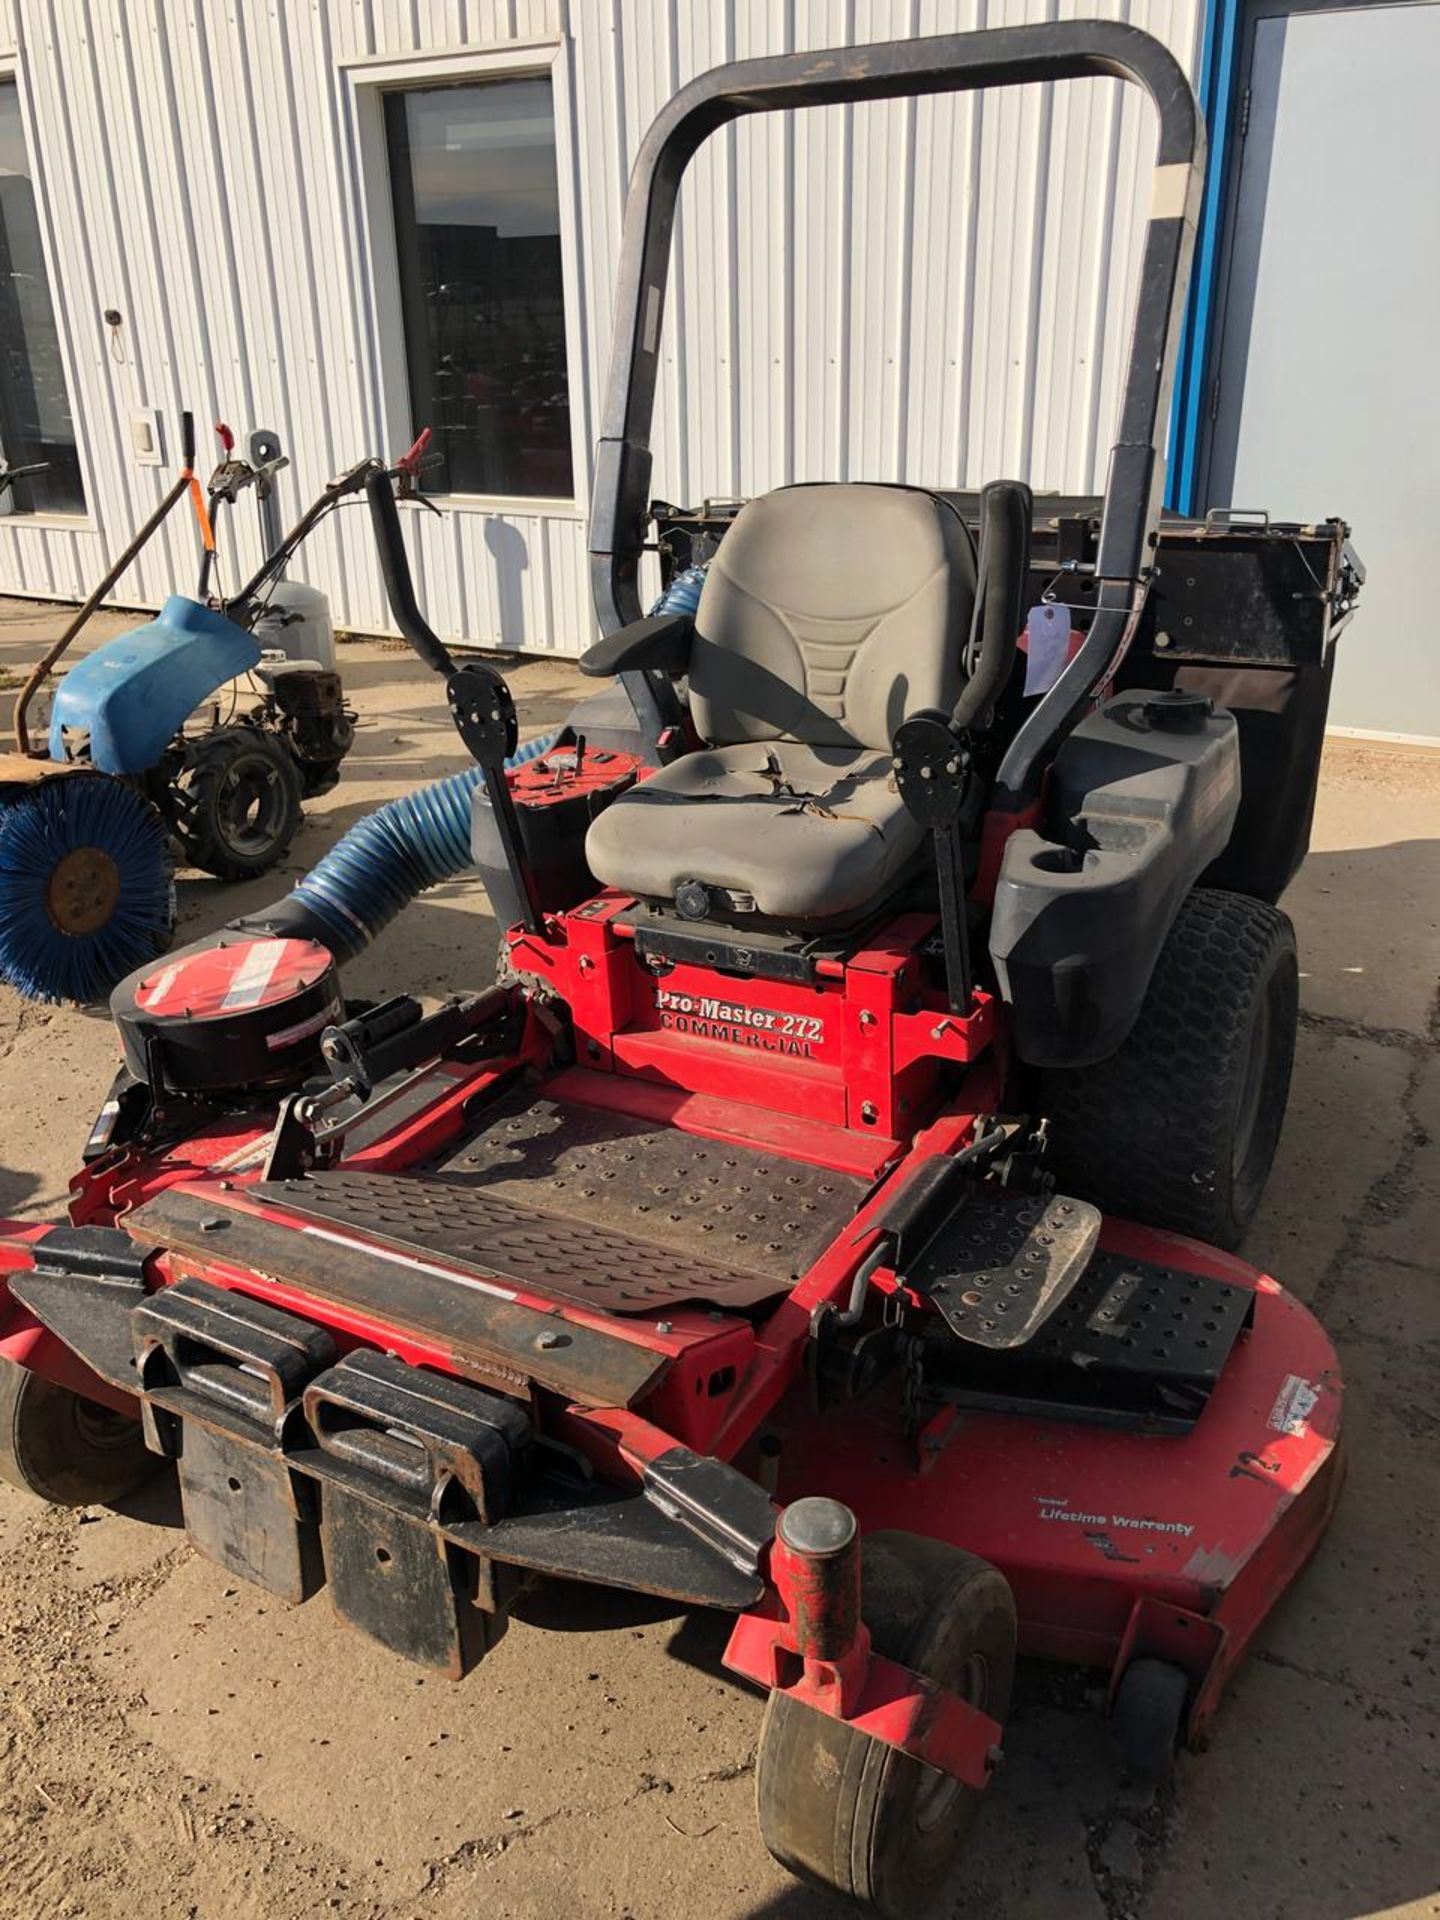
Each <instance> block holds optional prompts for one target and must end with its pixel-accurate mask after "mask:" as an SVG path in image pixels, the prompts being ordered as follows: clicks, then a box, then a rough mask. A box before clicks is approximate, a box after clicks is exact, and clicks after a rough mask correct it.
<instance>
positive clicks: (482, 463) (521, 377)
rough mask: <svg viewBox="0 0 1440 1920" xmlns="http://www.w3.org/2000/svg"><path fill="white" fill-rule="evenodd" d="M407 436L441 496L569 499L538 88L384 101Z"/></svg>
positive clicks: (550, 125) (550, 167)
mask: <svg viewBox="0 0 1440 1920" xmlns="http://www.w3.org/2000/svg"><path fill="white" fill-rule="evenodd" d="M385 139H386V147H387V150H388V153H389V160H390V188H391V194H392V197H393V200H394V207H395V245H396V252H397V255H398V259H399V268H400V298H401V308H402V311H403V314H404V323H405V351H406V358H407V363H408V369H409V379H410V402H411V417H412V420H413V422H414V425H415V426H416V428H419V427H423V426H429V427H432V428H433V429H434V432H435V450H437V451H438V452H440V453H442V454H443V455H444V465H443V466H437V467H435V468H434V469H433V472H432V477H431V478H430V482H429V484H430V485H431V487H432V488H433V489H434V490H435V491H437V492H442V493H483V494H514V495H534V496H539V497H548V498H551V499H568V498H570V497H571V496H572V495H573V493H574V490H575V486H574V474H573V471H572V467H571V460H570V392H569V385H568V380H567V369H566V364H565V300H564V289H563V286H562V284H561V270H560V194H559V187H558V185H557V181H556V172H555V108H554V101H553V96H552V94H551V90H550V82H549V80H548V79H540V80H537V79H530V78H526V79H514V80H511V79H506V80H488V81H482V82H479V83H467V84H465V85H459V86H445V87H428V88H424V89H416V90H411V91H406V92H403V93H387V94H386V95H385Z"/></svg>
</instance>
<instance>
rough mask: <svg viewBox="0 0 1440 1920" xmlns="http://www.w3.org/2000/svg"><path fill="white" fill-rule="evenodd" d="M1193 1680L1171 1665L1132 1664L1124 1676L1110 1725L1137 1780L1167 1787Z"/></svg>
mask: <svg viewBox="0 0 1440 1920" xmlns="http://www.w3.org/2000/svg"><path fill="white" fill-rule="evenodd" d="M1189 1698H1190V1676H1189V1675H1188V1674H1187V1673H1186V1672H1185V1670H1184V1668H1183V1667H1177V1666H1175V1665H1174V1664H1173V1663H1172V1662H1171V1661H1169V1660H1153V1659H1150V1658H1149V1657H1148V1656H1147V1657H1144V1658H1142V1659H1139V1660H1132V1661H1131V1662H1130V1665H1129V1666H1128V1667H1127V1668H1126V1669H1125V1671H1124V1673H1122V1674H1121V1676H1120V1684H1119V1686H1118V1687H1117V1688H1116V1689H1115V1699H1114V1703H1113V1704H1112V1706H1111V1709H1110V1724H1111V1726H1112V1728H1113V1729H1114V1733H1115V1739H1116V1743H1117V1744H1118V1746H1119V1749H1120V1761H1121V1765H1122V1766H1123V1767H1124V1769H1125V1771H1126V1773H1128V1774H1129V1776H1130V1778H1131V1779H1132V1780H1139V1781H1142V1782H1143V1783H1144V1784H1145V1785H1147V1786H1152V1787H1163V1786H1164V1785H1165V1784H1166V1782H1167V1781H1168V1780H1169V1778H1170V1774H1171V1771H1172V1769H1173V1768H1174V1765H1175V1754H1176V1750H1177V1748H1178V1747H1179V1745H1180V1732H1181V1728H1182V1727H1183V1725H1184V1721H1185V1707H1186V1703H1187V1702H1188V1700H1189Z"/></svg>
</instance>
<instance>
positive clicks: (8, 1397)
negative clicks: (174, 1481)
mask: <svg viewBox="0 0 1440 1920" xmlns="http://www.w3.org/2000/svg"><path fill="white" fill-rule="evenodd" d="M163 1465H164V1462H163V1461H162V1460H161V1459H160V1457H159V1456H158V1454H153V1453H151V1452H150V1450H149V1449H148V1448H147V1446H146V1445H145V1436H144V1433H143V1431H142V1430H141V1426H140V1422H139V1421H138V1420H128V1419H126V1417H125V1416H124V1415H123V1414H119V1413H115V1412H113V1411H112V1410H111V1409H110V1408H109V1407H103V1406H101V1405H100V1404H99V1402H98V1401H95V1400H86V1399H85V1398H83V1397H82V1396H81V1395H80V1394H78V1393H72V1392H71V1391H70V1390H69V1388H68V1387H57V1386H56V1385H55V1384H54V1383H53V1381H50V1380H42V1379H41V1377H40V1375H39V1374H38V1373H31V1372H29V1371H28V1370H27V1369H26V1368H25V1367H21V1366H17V1365H16V1364H15V1362H14V1361H13V1360H5V1359H0V1479H3V1480H8V1481H9V1483H10V1485H11V1486H12V1487H19V1489H20V1490H21V1492H22V1493H33V1494H35V1495H36V1496H37V1497H38V1498H39V1499H41V1500H48V1501H49V1502H50V1503H51V1505H52V1506H57V1507H86V1506H91V1505H95V1506H105V1505H108V1504H109V1503H110V1502H111V1501H114V1500H121V1499H123V1498H124V1497H125V1495H126V1494H127V1493H134V1491H135V1490H136V1488H137V1487H141V1486H143V1485H144V1484H145V1482H146V1481H147V1480H148V1479H150V1477H151V1476H152V1475H153V1474H155V1473H157V1472H158V1471H159V1470H160V1468H161V1467H162V1466H163Z"/></svg>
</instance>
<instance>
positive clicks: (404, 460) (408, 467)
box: [395, 427, 434, 474]
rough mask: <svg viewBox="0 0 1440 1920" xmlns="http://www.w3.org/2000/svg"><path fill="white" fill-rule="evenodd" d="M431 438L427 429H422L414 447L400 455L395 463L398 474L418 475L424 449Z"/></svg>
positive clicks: (423, 456)
mask: <svg viewBox="0 0 1440 1920" xmlns="http://www.w3.org/2000/svg"><path fill="white" fill-rule="evenodd" d="M433 438H434V436H433V434H432V433H431V431H430V429H429V427H422V428H421V429H420V432H419V435H418V437H417V438H416V441H415V444H414V446H413V447H411V449H410V451H409V452H408V453H402V454H401V456H400V458H399V459H398V460H397V461H396V462H395V466H396V469H397V471H399V472H400V473H412V474H413V473H418V472H419V471H420V463H421V461H422V460H423V459H424V458H425V449H426V448H427V447H428V446H429V444H430V442H431V440H432V439H433Z"/></svg>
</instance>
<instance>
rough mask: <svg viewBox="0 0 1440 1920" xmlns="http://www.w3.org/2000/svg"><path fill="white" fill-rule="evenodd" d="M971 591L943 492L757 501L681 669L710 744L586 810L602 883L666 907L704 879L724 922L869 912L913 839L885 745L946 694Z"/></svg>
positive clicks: (780, 495) (957, 667)
mask: <svg viewBox="0 0 1440 1920" xmlns="http://www.w3.org/2000/svg"><path fill="white" fill-rule="evenodd" d="M975 591H976V587H975V554H974V547H973V544H972V542H971V538H970V534H969V531H968V529H967V528H966V526H965V524H964V522H963V521H962V520H961V518H960V516H959V514H958V513H957V512H956V511H955V510H954V508H952V507H951V506H950V505H949V504H948V503H947V502H945V501H943V500H941V499H939V498H937V496H936V495H934V494H932V493H925V492H922V491H921V490H920V489H918V488H915V487H891V486H870V485H862V484H849V485H837V486H796V487H785V488H782V489H781V490H780V491H779V492H777V493H771V494H766V495H764V496H763V497H762V498H759V499H756V500H752V501H750V502H749V503H748V504H747V505H746V506H744V507H743V508H742V509H741V510H740V512H739V514H737V516H736V518H735V521H734V524H733V525H732V526H731V528H730V530H729V532H728V533H727V534H726V535H725V538H724V540H723V541H722V543H721V545H720V547H719V549H718V550H717V552H716V554H715V558H714V559H713V561H712V562H711V564H710V570H709V573H708V574H707V576H706V580H705V587H704V591H703V592H702V594H701V596H700V604H699V608H698V609H697V612H696V615H695V630H694V636H693V639H692V641H691V646H690V654H689V660H688V665H687V668H686V670H687V671H688V674H689V688H690V712H691V716H692V718H693V720H694V723H695V726H696V729H697V730H698V732H699V734H700V736H701V738H702V739H703V740H705V741H707V742H708V743H709V744H708V745H707V746H706V747H704V748H702V749H701V750H699V751H698V752H694V753H689V754H686V755H684V756H683V757H682V758H680V759H678V760H676V761H673V762H672V763H671V764H670V765H669V766H667V767H664V768H662V769H661V771H660V772H659V773H657V774H655V775H654V777H653V778H651V779H649V780H645V781H642V782H641V783H640V785H638V786H636V787H632V788H631V789H630V790H629V791H628V792H627V793H625V794H623V795H622V796H621V797H620V799H618V800H617V801H616V802H615V803H614V804H613V805H612V806H610V807H609V808H607V809H606V811H605V812H604V813H602V814H600V815H599V816H598V817H597V818H596V819H595V821H594V822H593V824H592V825H591V827H590V831H589V834H588V836H587V839H586V843H585V849H586V857H587V860H588V863H589V866H590V870H591V872H592V873H593V874H594V875H595V877H596V879H597V880H599V881H600V882H602V884H604V885H606V886H610V887H615V888H617V889H619V890H620V891H622V892H625V893H633V894H636V895H639V896H642V897H650V898H664V899H673V898H675V895H676V891H677V889H678V888H680V887H681V886H682V885H684V884H685V883H687V882H689V883H694V882H699V883H700V887H702V888H704V889H705V893H701V892H700V891H699V889H698V888H695V887H694V886H693V885H692V886H691V887H690V888H689V889H687V891H688V894H689V899H690V901H691V902H692V903H694V902H697V901H698V903H699V909H700V915H701V916H703V914H704V912H705V902H706V898H707V895H708V897H709V898H710V899H711V900H712V901H713V902H714V907H715V910H716V911H718V912H720V913H721V914H722V915H724V916H726V917H728V915H729V913H731V912H736V911H740V912H749V911H754V912H758V913H761V914H764V915H766V916H768V917H769V918H771V919H774V920H778V921H780V922H783V923H784V924H786V925H800V926H804V925H813V924H818V923H824V922H827V921H834V920H836V919H839V918H843V917H844V916H846V915H854V914H858V913H860V912H862V911H863V910H864V909H865V908H866V907H867V906H868V905H869V904H870V903H871V902H872V901H875V900H877V899H878V898H879V897H880V896H881V895H883V894H884V893H885V892H886V891H887V890H888V889H889V888H890V887H891V885H892V884H893V883H894V882H896V881H897V880H898V878H899V876H900V874H901V871H902V870H903V869H904V867H905V866H906V865H907V863H908V862H909V861H910V860H911V858H912V856H914V854H915V853H916V851H917V850H918V848H919V846H920V843H921V839H922V837H923V829H922V828H921V827H920V826H919V825H917V823H916V822H915V821H914V819H913V818H912V817H911V815H910V814H909V813H908V812H907V811H906V809H905V806H904V804H903V802H902V801H901V799H900V796H899V794H898V793H897V792H896V790H895V783H894V780H893V778H892V772H891V764H890V752H891V741H892V740H893V738H894V735H895V732H896V729H897V728H898V727H899V725H900V723H901V722H902V721H903V720H905V719H906V718H907V717H908V716H909V715H911V714H913V713H917V712H919V711H920V710H921V709H922V708H926V707H938V708H941V709H943V710H944V711H945V712H947V713H948V712H949V710H950V709H951V708H952V707H953V706H954V704H955V701H956V699H957V697H958V695H959V692H960V688H961V685H962V682H963V667H962V652H963V649H964V647H965V643H966V639H967V636H968V633H969V629H970V621H971V615H972V612H973V609H974V602H975ZM602 644H603V643H602ZM735 896H738V898H736V897H735ZM686 910H687V911H690V910H691V907H688V906H687V907H686ZM697 917H699V916H697Z"/></svg>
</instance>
